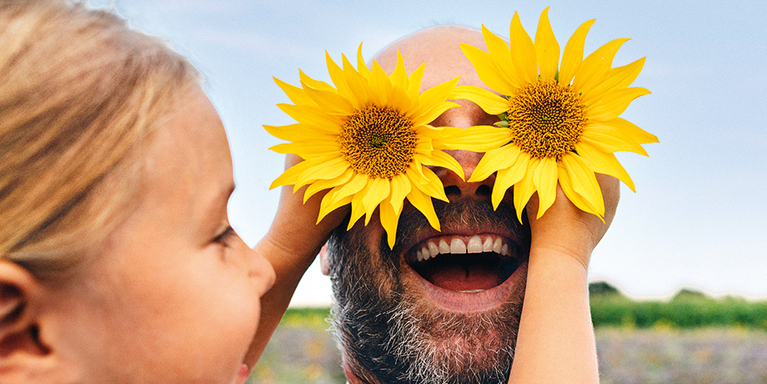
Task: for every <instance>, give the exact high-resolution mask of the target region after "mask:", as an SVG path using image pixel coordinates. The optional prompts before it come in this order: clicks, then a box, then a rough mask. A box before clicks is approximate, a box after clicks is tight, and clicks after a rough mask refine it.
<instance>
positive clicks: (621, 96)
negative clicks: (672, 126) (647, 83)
mask: <svg viewBox="0 0 767 384" xmlns="http://www.w3.org/2000/svg"><path fill="white" fill-rule="evenodd" d="M649 93H650V91H648V90H647V89H646V88H641V87H632V88H625V89H616V90H613V91H610V92H608V93H606V94H605V96H603V97H602V98H601V99H599V101H597V102H596V103H594V105H592V106H590V107H588V108H587V109H586V117H587V118H588V119H589V120H612V119H614V118H616V117H618V115H620V114H621V113H623V111H625V110H626V108H628V106H629V104H631V102H632V101H634V99H636V98H637V97H639V96H644V95H647V94H649Z"/></svg>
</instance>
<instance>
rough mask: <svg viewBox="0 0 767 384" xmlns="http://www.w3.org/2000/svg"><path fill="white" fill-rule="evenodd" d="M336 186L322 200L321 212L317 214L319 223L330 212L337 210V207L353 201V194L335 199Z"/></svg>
mask: <svg viewBox="0 0 767 384" xmlns="http://www.w3.org/2000/svg"><path fill="white" fill-rule="evenodd" d="M335 191H336V188H334V189H331V190H330V191H329V192H328V193H327V194H326V195H325V197H323V198H322V201H321V202H320V213H319V215H317V224H319V223H320V221H322V219H323V218H325V216H327V215H328V213H330V212H333V211H335V210H336V209H338V208H340V207H343V206H344V205H346V204H350V203H351V202H352V196H346V197H344V198H341V199H334V197H335V193H334V192H335Z"/></svg>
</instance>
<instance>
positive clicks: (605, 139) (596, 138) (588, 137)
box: [580, 124, 647, 156]
mask: <svg viewBox="0 0 767 384" xmlns="http://www.w3.org/2000/svg"><path fill="white" fill-rule="evenodd" d="M601 128H604V129H601ZM580 141H581V142H584V143H589V144H591V145H593V146H594V147H596V148H597V149H599V150H600V151H602V152H606V153H613V152H621V151H627V152H634V153H638V154H640V155H642V156H647V151H646V150H645V149H644V148H643V147H642V146H641V145H639V143H637V142H636V141H634V140H632V139H631V138H630V137H626V136H623V135H616V134H615V133H614V130H613V129H612V127H605V126H603V127H600V126H597V125H596V124H594V125H591V126H590V127H588V130H586V129H584V132H583V135H581V138H580Z"/></svg>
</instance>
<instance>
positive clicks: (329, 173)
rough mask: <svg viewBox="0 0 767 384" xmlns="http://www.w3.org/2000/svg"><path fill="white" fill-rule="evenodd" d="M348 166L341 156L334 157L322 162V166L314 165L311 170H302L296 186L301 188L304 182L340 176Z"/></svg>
mask: <svg viewBox="0 0 767 384" xmlns="http://www.w3.org/2000/svg"><path fill="white" fill-rule="evenodd" d="M348 168H349V164H348V163H347V162H346V161H345V160H344V159H341V158H334V159H331V160H328V161H325V162H323V164H322V167H314V168H313V169H312V171H311V172H304V173H303V174H302V175H301V176H299V177H298V180H296V187H298V188H301V187H303V186H304V185H306V183H310V182H312V181H315V180H324V179H332V178H336V177H338V176H341V174H342V173H344V171H346V170H347V169H348Z"/></svg>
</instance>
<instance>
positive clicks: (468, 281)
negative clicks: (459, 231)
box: [405, 234, 525, 293]
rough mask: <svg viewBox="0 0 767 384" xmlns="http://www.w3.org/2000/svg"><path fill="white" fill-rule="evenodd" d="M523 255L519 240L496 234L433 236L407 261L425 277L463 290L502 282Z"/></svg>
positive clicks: (411, 252) (477, 290) (432, 281)
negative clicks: (515, 241)
mask: <svg viewBox="0 0 767 384" xmlns="http://www.w3.org/2000/svg"><path fill="white" fill-rule="evenodd" d="M524 258H525V255H523V252H522V250H521V248H520V247H519V246H518V245H517V244H516V243H514V242H513V241H510V240H509V239H507V238H505V237H502V236H500V235H495V234H479V235H472V236H464V235H443V236H436V237H431V238H429V239H426V240H424V241H422V242H420V243H418V244H417V245H415V246H413V247H412V248H411V249H410V251H408V253H407V254H406V255H405V260H406V261H407V263H408V265H410V267H411V268H413V270H414V271H415V272H417V273H418V274H419V275H420V276H421V277H422V278H424V279H425V280H426V281H428V282H429V283H431V284H433V285H434V286H436V287H439V288H442V289H445V290H449V291H454V292H461V293H474V292H482V291H485V290H489V289H492V288H495V287H497V286H499V285H501V284H503V283H504V282H505V281H506V280H508V279H509V277H511V276H512V274H513V273H514V272H515V271H516V270H517V269H518V268H519V266H520V265H521V263H522V262H523V259H524Z"/></svg>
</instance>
